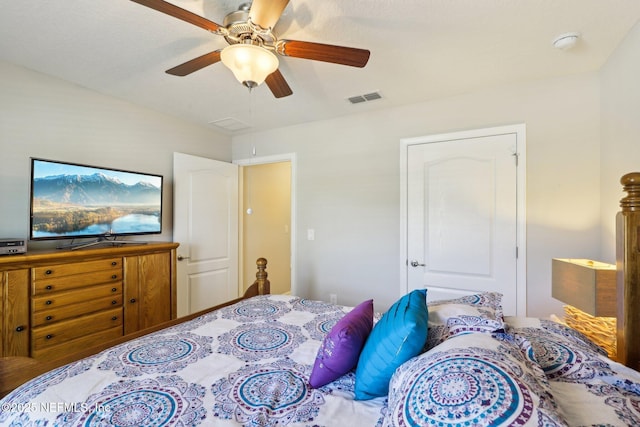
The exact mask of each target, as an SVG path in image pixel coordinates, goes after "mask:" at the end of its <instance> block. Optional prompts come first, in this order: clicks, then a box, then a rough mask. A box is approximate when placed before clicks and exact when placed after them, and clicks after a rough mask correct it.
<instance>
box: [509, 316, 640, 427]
mask: <svg viewBox="0 0 640 427" xmlns="http://www.w3.org/2000/svg"><path fill="white" fill-rule="evenodd" d="M505 323H506V324H507V331H508V332H509V334H512V335H513V336H514V337H515V340H516V342H518V344H519V346H520V348H521V351H522V353H523V354H524V355H525V356H526V357H527V358H528V359H529V360H532V361H535V362H537V363H538V364H540V366H541V368H542V369H543V371H544V373H545V374H546V376H547V378H548V380H549V385H550V386H551V390H552V392H553V394H554V396H555V397H556V398H557V402H558V406H559V407H560V409H561V410H562V413H563V414H564V415H565V417H566V419H567V421H568V422H569V424H570V425H603V426H604V425H609V426H614V425H625V426H627V425H640V374H639V373H638V372H637V371H635V370H633V369H631V368H628V367H626V366H623V365H621V364H620V363H617V362H614V361H613V360H611V359H609V358H608V357H607V356H606V355H605V351H604V350H603V349H601V348H600V347H598V346H597V345H595V344H594V343H592V342H591V341H590V340H589V339H588V338H586V337H585V336H584V335H582V334H581V333H579V332H577V331H575V330H573V329H571V328H569V327H567V326H565V325H562V324H560V323H556V322H553V321H551V320H547V319H535V318H522V317H518V318H516V317H505Z"/></svg>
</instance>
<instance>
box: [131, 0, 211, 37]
mask: <svg viewBox="0 0 640 427" xmlns="http://www.w3.org/2000/svg"><path fill="white" fill-rule="evenodd" d="M131 1H133V2H135V3H139V4H141V5H143V6H147V7H150V8H151V9H154V10H157V11H158V12H162V13H166V14H167V15H169V16H173V17H174V18H178V19H182V20H183V21H186V22H188V23H190V24H193V25H197V26H198V27H200V28H204V29H205V30H208V31H212V32H216V31H218V29H219V28H220V25H218V24H216V23H215V22H213V21H209V20H208V19H206V18H203V17H202V16H200V15H196V14H195V13H193V12H190V11H188V10H185V9H182V8H181V7H178V6H175V5H173V4H171V3H167V2H166V1H164V0H131Z"/></svg>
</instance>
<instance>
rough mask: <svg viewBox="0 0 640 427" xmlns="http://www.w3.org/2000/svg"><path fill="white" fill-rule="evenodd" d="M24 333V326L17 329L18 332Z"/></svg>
mask: <svg viewBox="0 0 640 427" xmlns="http://www.w3.org/2000/svg"><path fill="white" fill-rule="evenodd" d="M22 331H24V326H18V327H17V328H16V332H22Z"/></svg>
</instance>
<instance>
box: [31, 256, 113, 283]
mask: <svg viewBox="0 0 640 427" xmlns="http://www.w3.org/2000/svg"><path fill="white" fill-rule="evenodd" d="M102 270H114V271H120V273H122V258H109V259H101V260H98V261H86V262H72V263H68V264H58V265H49V266H46V267H36V268H34V269H33V272H32V280H33V281H34V282H37V281H39V280H45V279H53V278H56V277H64V276H71V275H74V274H82V275H84V274H86V273H91V272H94V271H102Z"/></svg>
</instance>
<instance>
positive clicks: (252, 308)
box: [219, 295, 291, 322]
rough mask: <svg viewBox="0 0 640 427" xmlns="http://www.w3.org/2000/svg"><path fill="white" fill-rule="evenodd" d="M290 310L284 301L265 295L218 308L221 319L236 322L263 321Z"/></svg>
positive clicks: (277, 316)
mask: <svg viewBox="0 0 640 427" xmlns="http://www.w3.org/2000/svg"><path fill="white" fill-rule="evenodd" d="M289 311H291V308H290V307H288V305H287V303H286V302H285V301H272V300H269V299H268V297H267V296H266V295H260V296H256V297H254V298H252V299H251V300H250V301H246V302H245V303H243V304H240V305H233V306H230V307H225V308H222V309H220V310H219V313H220V317H221V318H222V319H233V320H237V321H238V322H263V321H267V320H274V319H277V318H279V317H281V316H283V315H284V314H286V313H288V312H289Z"/></svg>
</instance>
